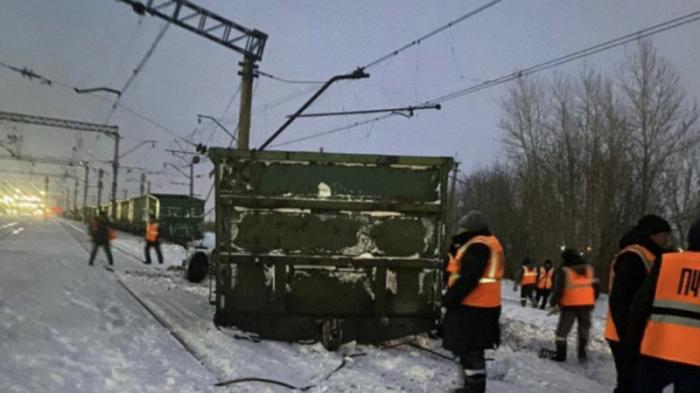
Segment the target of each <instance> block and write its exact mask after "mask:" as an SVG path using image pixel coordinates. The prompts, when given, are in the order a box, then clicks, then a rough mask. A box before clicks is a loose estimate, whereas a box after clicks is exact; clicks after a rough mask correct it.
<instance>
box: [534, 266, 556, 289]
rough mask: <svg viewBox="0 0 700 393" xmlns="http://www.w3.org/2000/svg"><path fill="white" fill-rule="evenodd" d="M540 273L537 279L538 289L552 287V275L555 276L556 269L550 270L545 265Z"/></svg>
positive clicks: (540, 269)
mask: <svg viewBox="0 0 700 393" xmlns="http://www.w3.org/2000/svg"><path fill="white" fill-rule="evenodd" d="M539 271H540V273H539V275H538V280H537V288H538V289H552V277H553V276H554V269H552V268H550V269H549V270H547V269H545V268H544V267H540V268H539Z"/></svg>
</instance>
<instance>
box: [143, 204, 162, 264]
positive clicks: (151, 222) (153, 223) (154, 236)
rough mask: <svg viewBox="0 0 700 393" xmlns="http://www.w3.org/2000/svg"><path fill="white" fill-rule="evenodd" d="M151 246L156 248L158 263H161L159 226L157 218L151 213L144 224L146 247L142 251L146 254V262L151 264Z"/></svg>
mask: <svg viewBox="0 0 700 393" xmlns="http://www.w3.org/2000/svg"><path fill="white" fill-rule="evenodd" d="M151 248H155V249H156V255H157V256H158V263H160V264H162V263H163V253H162V252H161V251H160V226H159V225H158V220H156V216H154V215H153V214H151V215H149V216H148V223H147V224H146V247H145V248H144V252H145V254H146V262H145V263H146V264H147V265H150V264H151Z"/></svg>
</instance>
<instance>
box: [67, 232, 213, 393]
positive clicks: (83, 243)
mask: <svg viewBox="0 0 700 393" xmlns="http://www.w3.org/2000/svg"><path fill="white" fill-rule="evenodd" d="M56 222H57V223H58V224H59V226H60V227H61V228H63V230H64V231H65V232H66V233H67V234H68V235H69V236H70V237H71V238H73V239H74V240H75V241H76V242H77V243H78V244H79V245H80V247H82V248H83V249H84V250H85V251H86V252H87V253H90V252H91V251H92V250H91V248H90V247H89V246H88V243H89V240H88V239H86V238H85V237H86V236H87V234H86V233H85V231H83V230H82V229H80V228H78V227H75V226H73V225H71V224H68V223H65V222H62V221H61V220H57V221H56ZM76 232H77V233H81V234H83V235H85V237H84V238H83V239H81V238H80V237H79V236H78V235H77V233H76ZM114 248H115V249H116V250H117V251H119V252H120V253H122V254H124V255H126V256H127V257H129V258H131V259H133V260H135V261H132V262H134V263H137V262H138V263H140V261H141V260H140V259H139V258H138V257H136V256H134V255H133V254H132V253H130V252H127V251H125V250H123V249H122V248H120V247H114ZM108 270H109V269H108ZM141 270H142V271H153V270H155V269H143V268H142V269H141ZM110 271H111V273H112V274H113V275H114V277H115V281H116V282H117V284H119V285H120V286H121V287H122V288H123V289H124V291H125V292H126V293H127V294H128V295H129V296H130V297H131V298H132V299H133V300H134V301H135V302H136V303H137V304H138V305H139V306H140V307H141V308H143V309H144V310H145V311H146V312H147V313H148V314H149V315H151V317H152V318H153V319H154V320H155V321H156V322H157V323H158V324H159V325H160V326H162V327H163V328H164V329H165V330H167V331H168V332H169V333H170V335H171V336H173V338H174V339H175V341H177V342H178V343H179V344H180V346H181V347H182V348H183V349H184V350H185V351H187V352H188V353H189V354H190V355H191V356H192V357H193V358H194V359H195V360H196V361H197V362H199V363H200V364H201V365H202V367H204V368H205V369H206V370H207V371H209V373H210V374H211V375H212V376H213V377H214V378H215V379H216V380H217V381H218V383H219V384H220V383H223V382H225V381H223V380H222V379H221V378H220V377H219V375H218V372H217V371H216V370H214V369H213V368H212V367H211V366H210V365H209V364H207V362H206V361H205V360H204V356H203V355H201V354H199V353H198V352H197V351H196V350H195V349H194V347H193V345H192V344H190V343H189V341H188V340H187V338H185V337H184V336H183V335H182V334H179V333H178V332H177V331H176V329H175V328H174V327H173V326H172V325H171V324H170V323H169V322H168V318H167V317H166V316H164V315H162V314H161V313H160V312H158V311H157V310H156V309H155V308H154V307H152V306H150V305H149V302H148V301H147V300H145V299H144V298H143V297H142V296H139V294H138V293H137V292H136V291H135V290H134V289H133V288H131V287H129V285H128V284H126V282H125V281H124V280H123V279H122V273H120V272H119V271H117V270H114V269H111V270H110ZM222 386H223V385H222Z"/></svg>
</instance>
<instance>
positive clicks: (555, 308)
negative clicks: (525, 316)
mask: <svg viewBox="0 0 700 393" xmlns="http://www.w3.org/2000/svg"><path fill="white" fill-rule="evenodd" d="M559 311H560V310H559V306H558V305H557V306H549V307H548V308H547V315H554V314H557V313H559Z"/></svg>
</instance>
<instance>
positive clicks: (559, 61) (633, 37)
mask: <svg viewBox="0 0 700 393" xmlns="http://www.w3.org/2000/svg"><path fill="white" fill-rule="evenodd" d="M698 20H700V10H698V11H695V12H692V13H689V14H686V15H684V16H681V17H678V18H674V19H671V20H668V21H665V22H662V23H659V24H656V25H654V26H651V27H647V28H644V29H641V30H638V31H635V32H633V33H630V34H626V35H624V36H621V37H617V38H613V39H611V40H608V41H605V42H603V43H600V44H596V45H593V46H589V47H587V48H584V49H581V50H578V51H575V52H572V53H569V54H567V55H564V56H560V57H556V58H554V59H551V60H548V61H545V62H542V63H539V64H535V65H532V66H530V67H526V68H523V69H520V70H517V71H514V72H512V73H509V74H505V75H502V76H500V77H498V78H495V79H491V80H487V81H484V82H481V83H478V84H476V85H472V86H469V87H466V88H464V89H460V90H457V91H454V92H452V93H448V94H445V95H443V96H440V97H437V98H435V99H432V100H428V101H425V103H443V102H446V101H450V100H453V99H456V98H459V97H463V96H465V95H468V94H472V93H475V92H478V91H480V90H483V89H487V88H490V87H493V86H496V85H500V84H504V83H507V82H510V81H512V80H514V79H517V78H521V77H523V76H527V75H531V74H534V73H537V72H541V71H545V70H548V69H550V68H554V67H558V66H560V65H563V64H566V63H570V62H572V61H575V60H579V59H581V58H584V57H588V56H591V55H594V54H597V53H599V52H603V51H606V50H609V49H613V48H616V47H618V46H622V45H625V44H628V43H630V42H634V41H638V40H640V39H642V38H646V37H649V36H652V35H656V34H659V33H663V32H665V31H668V30H671V29H674V28H677V27H680V26H683V25H685V24H688V23H692V22H696V21H698Z"/></svg>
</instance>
